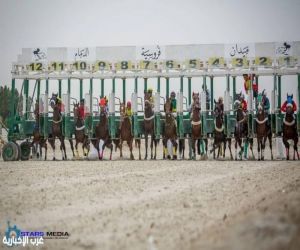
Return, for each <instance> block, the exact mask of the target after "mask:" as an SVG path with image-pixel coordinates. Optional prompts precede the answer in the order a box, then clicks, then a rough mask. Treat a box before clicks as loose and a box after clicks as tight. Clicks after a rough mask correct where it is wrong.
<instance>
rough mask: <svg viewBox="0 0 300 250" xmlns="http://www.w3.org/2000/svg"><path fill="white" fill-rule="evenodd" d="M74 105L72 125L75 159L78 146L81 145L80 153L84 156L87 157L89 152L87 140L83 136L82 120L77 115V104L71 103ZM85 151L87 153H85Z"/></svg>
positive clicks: (86, 137) (85, 136) (84, 135)
mask: <svg viewBox="0 0 300 250" xmlns="http://www.w3.org/2000/svg"><path fill="white" fill-rule="evenodd" d="M73 105H74V123H75V150H76V154H77V157H79V153H78V144H79V143H81V144H82V152H83V155H84V156H87V154H88V151H89V138H88V136H87V135H86V134H85V126H84V119H83V117H81V116H80V115H79V105H80V104H79V103H73ZM85 149H86V150H87V152H86V151H85Z"/></svg>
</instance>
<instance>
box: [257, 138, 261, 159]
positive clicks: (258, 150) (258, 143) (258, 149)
mask: <svg viewBox="0 0 300 250" xmlns="http://www.w3.org/2000/svg"><path fill="white" fill-rule="evenodd" d="M257 153H258V160H259V161H260V138H259V137H257Z"/></svg>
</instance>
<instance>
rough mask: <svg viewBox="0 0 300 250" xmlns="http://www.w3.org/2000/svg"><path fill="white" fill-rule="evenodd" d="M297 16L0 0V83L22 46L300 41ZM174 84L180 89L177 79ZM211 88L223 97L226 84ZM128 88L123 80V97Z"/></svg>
mask: <svg viewBox="0 0 300 250" xmlns="http://www.w3.org/2000/svg"><path fill="white" fill-rule="evenodd" d="M299 13H300V1H299V0H282V1H280V0H251V1H247V0H226V1H225V0H206V1H205V0H185V1H180V0H170V1H168V0H151V1H149V0H148V1H143V0H98V1H96V0H85V1H82V0H68V1H67V0H51V1H50V0H48V1H46V0H26V1H25V0H0V55H1V57H0V85H5V84H10V82H11V76H10V71H11V64H12V62H13V61H15V60H16V59H17V54H20V53H21V49H22V48H26V47H77V46H78V47H80V46H114V45H151V44H160V45H169V44H203V43H209V44H210V43H242V42H245V43H249V42H276V41H300V32H299V25H300V15H299ZM284 79H285V84H284V85H283V93H285V92H287V91H290V92H294V91H295V90H296V85H297V82H296V78H295V77H287V78H284ZM201 81H202V79H193V81H192V84H193V86H192V88H193V90H199V91H200V88H199V86H201ZM237 81H238V86H237V89H238V90H239V88H242V78H238V79H237ZM139 83H140V82H139ZM272 83H273V80H272V78H270V77H264V78H262V79H261V80H260V84H261V85H260V87H261V88H267V90H268V92H269V94H270V91H271V87H270V86H272ZM117 84H120V83H119V82H117ZM141 84H142V82H141ZM155 84H156V80H155V79H150V80H149V85H150V86H152V85H153V86H155ZM171 84H173V85H172V86H171V88H173V89H174V90H175V91H176V90H178V88H179V81H178V80H176V79H175V80H174V81H173V83H172V82H171ZM216 84H218V86H220V87H218V86H217V87H215V89H216V90H215V91H216V96H218V95H222V93H223V89H224V88H225V79H217V80H216ZM50 85H51V86H50V91H51V90H52V91H55V90H56V89H57V84H56V83H52V84H50ZM95 85H96V86H95V91H96V92H97V91H98V90H99V88H98V87H99V84H97V83H95ZM18 86H19V85H18ZM75 86H78V83H76V82H75V83H74V88H72V90H73V89H74V93H73V94H74V95H75V96H77V95H78V91H76V90H75V89H76V88H77V87H76V88H75ZM110 88H111V87H110V83H107V84H106V92H109V91H110ZM132 90H133V83H132V82H131V81H128V88H127V98H129V97H130V95H131V92H132ZM84 91H85V92H87V91H88V89H87V87H86V86H85V87H84ZM117 91H120V90H119V88H117ZM140 91H141V90H140Z"/></svg>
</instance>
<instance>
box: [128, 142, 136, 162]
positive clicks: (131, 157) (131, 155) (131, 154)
mask: <svg viewBox="0 0 300 250" xmlns="http://www.w3.org/2000/svg"><path fill="white" fill-rule="evenodd" d="M127 144H128V147H129V149H130V160H134V156H133V153H132V144H133V140H130V141H127Z"/></svg>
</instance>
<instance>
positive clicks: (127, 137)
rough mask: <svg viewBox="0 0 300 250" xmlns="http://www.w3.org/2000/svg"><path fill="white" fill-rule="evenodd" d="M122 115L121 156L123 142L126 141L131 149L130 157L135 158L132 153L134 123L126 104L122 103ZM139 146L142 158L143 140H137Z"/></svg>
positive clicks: (121, 154)
mask: <svg viewBox="0 0 300 250" xmlns="http://www.w3.org/2000/svg"><path fill="white" fill-rule="evenodd" d="M120 117H121V126H120V144H119V147H120V157H123V152H122V146H123V145H122V144H123V142H124V141H126V142H127V145H128V147H129V150H130V159H131V160H134V156H133V153H132V144H133V133H132V129H131V126H132V123H131V116H128V115H127V114H126V109H125V104H124V103H121V104H120ZM137 142H138V147H139V159H140V160H141V141H140V140H137Z"/></svg>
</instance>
